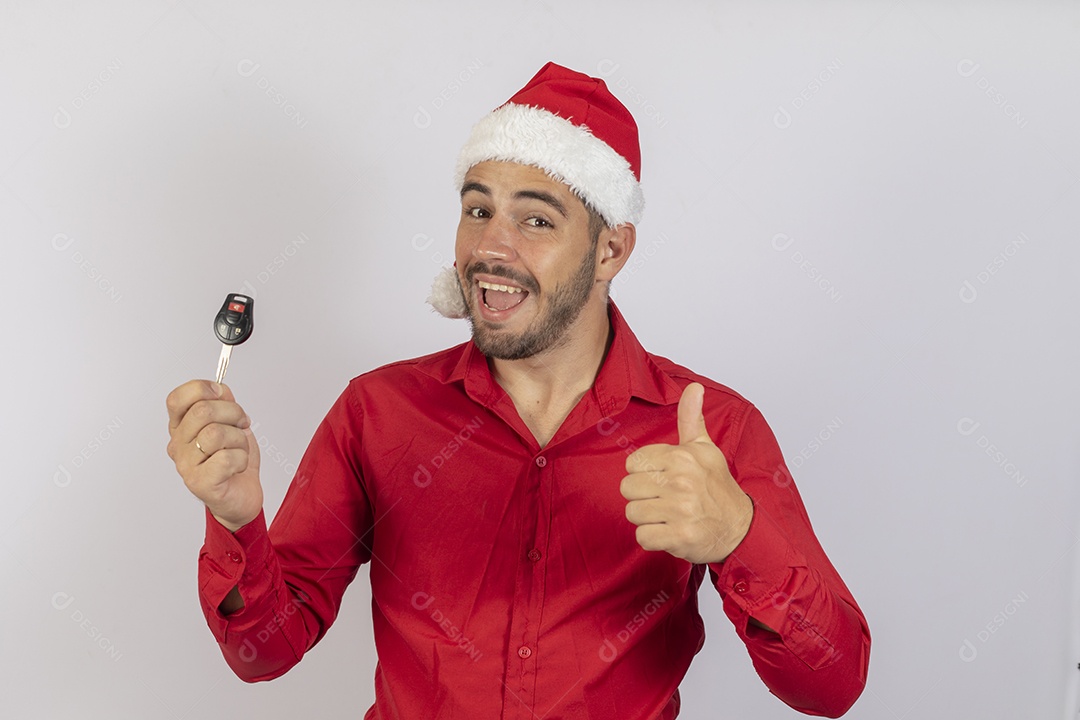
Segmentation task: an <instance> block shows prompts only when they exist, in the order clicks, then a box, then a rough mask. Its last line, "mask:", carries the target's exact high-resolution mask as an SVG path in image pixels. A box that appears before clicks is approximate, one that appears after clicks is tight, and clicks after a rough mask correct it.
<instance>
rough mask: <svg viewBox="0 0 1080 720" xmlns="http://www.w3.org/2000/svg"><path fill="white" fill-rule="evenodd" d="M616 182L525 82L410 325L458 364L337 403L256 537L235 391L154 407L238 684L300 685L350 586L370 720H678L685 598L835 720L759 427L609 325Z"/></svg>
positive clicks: (477, 166)
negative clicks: (450, 323)
mask: <svg viewBox="0 0 1080 720" xmlns="http://www.w3.org/2000/svg"><path fill="white" fill-rule="evenodd" d="M639 179H640V157H639V150H638V141H637V128H636V126H635V125H634V121H633V118H632V117H631V115H630V113H629V111H627V109H626V108H625V107H624V106H623V105H621V104H620V103H619V102H618V100H616V99H615V98H614V97H613V96H612V95H611V94H610V93H609V92H608V90H607V88H606V86H605V85H604V83H603V81H601V80H596V79H593V78H589V77H587V76H585V75H581V74H579V73H576V72H573V71H570V70H567V69H566V68H562V67H559V66H557V65H554V64H548V65H547V66H545V67H544V68H543V69H542V70H541V71H540V72H539V73H538V74H537V75H536V76H535V77H534V78H533V79H532V80H531V81H530V82H529V84H528V85H526V86H525V87H524V88H523V89H522V90H521V91H519V92H518V93H517V94H516V95H515V96H514V97H513V98H512V99H511V101H510V102H509V103H507V104H506V105H504V106H502V107H500V108H499V109H497V110H496V111H494V112H493V113H491V114H490V115H489V116H488V117H487V118H485V119H484V120H482V121H481V122H480V123H479V124H478V125H477V126H476V127H475V128H474V130H473V133H472V135H471V137H470V139H469V141H468V143H467V144H466V146H465V148H464V150H463V151H462V153H461V156H460V160H459V163H458V168H457V186H458V188H459V189H460V191H461V203H462V215H461V219H460V222H459V226H458V233H457V242H456V250H455V253H456V263H455V267H456V271H452V274H451V275H450V276H449V279H450V282H449V284H446V283H443V285H442V291H438V290H437V291H436V292H435V293H434V297H433V300H434V303H435V304H437V305H439V306H440V307H443V306H445V305H446V303H445V300H447V299H450V300H452V301H456V302H452V303H450V304H451V305H457V306H458V307H457V309H456V311H454V310H446V308H445V307H443V309H444V311H446V312H448V314H457V315H466V316H467V317H468V318H469V320H470V323H471V324H472V330H473V338H472V341H471V342H467V343H464V344H462V345H460V346H458V347H455V348H451V349H449V350H445V351H442V352H439V353H436V354H433V355H429V356H427V357H423V358H418V359H413V360H407V361H403V362H399V363H395V364H392V365H388V366H386V367H383V368H379V369H377V370H374V371H372V372H369V373H366V374H364V375H361V376H359V377H357V378H355V379H353V380H352V381H351V382H350V383H349V386H348V388H347V389H346V390H345V392H344V393H343V394H342V395H341V397H340V398H339V399H338V401H337V402H336V403H335V404H334V406H333V407H332V408H331V409H330V411H329V413H328V414H327V416H326V418H325V420H324V421H323V422H322V424H321V425H320V426H319V428H318V429H317V430H316V432H315V435H314V438H313V439H312V441H311V445H310V446H309V448H308V450H307V452H306V453H305V455H304V458H303V460H302V462H301V464H300V466H299V468H298V471H297V474H296V477H295V478H294V480H293V483H292V486H291V487H290V489H289V492H288V494H287V496H286V498H285V500H284V502H283V504H282V506H281V508H280V510H279V511H278V514H277V516H276V518H275V520H274V523H273V526H272V527H271V528H270V530H269V532H268V531H267V529H266V525H265V520H264V516H263V511H262V491H261V488H260V485H259V455H258V445H257V443H256V442H255V439H254V437H253V435H252V433H251V430H250V420H249V419H248V417H247V416H246V414H245V413H244V411H243V410H242V409H241V407H240V406H239V405H238V404H237V403H236V402H235V399H234V398H233V395H232V393H231V391H230V390H229V389H228V388H227V387H225V386H217V385H215V384H212V383H209V382H206V381H201V380H196V381H191V382H189V383H187V384H185V385H182V386H181V387H179V388H177V389H176V390H174V391H173V392H172V393H171V394H170V396H169V398H168V401H167V404H168V409H169V417H170V434H171V439H170V442H169V448H168V450H169V455H170V457H172V458H173V459H174V461H175V462H176V466H177V470H178V471H179V472H180V474H181V476H182V477H183V478H184V481H185V483H186V484H187V486H188V487H189V488H190V489H191V491H192V492H193V493H194V494H195V495H196V496H197V497H198V498H199V499H200V500H202V501H203V502H204V503H205V504H206V508H207V516H206V520H207V530H206V542H205V545H204V547H203V550H202V553H201V555H200V558H199V591H200V597H201V600H202V604H203V610H204V612H205V614H206V618H207V622H208V623H209V625H210V628H211V630H212V632H213V634H214V636H215V638H216V639H217V640H218V642H219V644H220V645H221V649H222V652H223V654H224V656H225V659H226V661H227V662H228V664H229V665H230V667H231V668H232V669H233V670H234V671H235V672H236V673H237V675H239V676H240V677H241V678H243V679H244V680H247V681H256V680H267V679H271V678H274V677H277V676H279V675H281V674H282V673H284V672H286V671H287V670H288V669H289V668H290V667H292V666H293V665H294V664H295V663H297V662H299V660H300V659H301V658H302V656H303V654H304V653H305V652H306V651H307V650H309V649H310V648H311V647H312V646H313V645H314V644H315V643H316V642H318V641H319V639H320V638H322V636H323V634H324V633H325V632H326V630H327V629H328V628H329V626H330V624H331V623H332V622H333V621H334V618H335V616H336V614H337V611H338V608H339V606H340V602H341V598H342V594H343V593H344V591H345V588H346V586H347V585H348V584H349V582H350V581H351V580H352V579H353V577H354V576H355V575H356V572H357V570H358V568H359V567H360V565H361V564H363V563H365V562H369V561H371V562H372V565H371V573H370V575H371V587H372V613H373V618H374V632H375V643H376V647H377V650H378V653H379V664H378V668H377V670H376V675H375V690H376V699H375V704H374V706H373V707H372V708H371V709H370V710H369V711H368V713H367V715H366V717H367V718H469V719H475V718H530V717H545V718H600V719H603V720H614V719H619V720H622V719H626V718H641V719H642V720H644V719H652V718H674V717H675V716H676V715H677V714H678V709H679V693H678V685H679V682H680V680H681V679H682V677H683V676H684V674H685V672H686V670H687V668H688V667H689V664H690V661H691V659H692V658H693V656H694V654H695V653H696V652H697V651H698V650H699V649H700V648H701V645H702V643H703V641H704V629H703V627H702V622H701V618H700V616H699V614H698V611H697V591H698V587H699V585H700V584H701V582H702V580H703V579H704V577H705V574H706V570H708V571H709V576H710V581H711V583H712V584H713V585H714V587H715V588H716V590H717V591H718V592H719V593H720V595H721V597H722V598H723V603H724V610H725V612H726V614H727V615H728V617H729V618H730V619H731V622H732V623H733V625H734V627H735V631H736V633H737V635H738V636H739V638H740V639H741V640H742V641H743V642H744V643H745V645H746V647H747V650H748V651H749V653H750V656H751V659H752V661H753V663H754V666H755V668H756V669H757V671H758V673H759V675H760V676H761V678H762V679H763V680H764V682H765V683H766V684H767V685H768V687H769V688H770V689H771V690H772V691H773V692H774V693H775V694H776V695H778V696H779V697H780V698H781V699H782V700H783V701H784V702H786V703H788V704H789V705H791V706H792V707H794V708H796V709H798V710H801V711H803V712H806V713H808V714H814V715H827V716H830V717H837V716H839V715H841V714H843V713H844V712H845V711H846V710H847V709H848V708H849V707H850V706H851V704H852V703H853V702H854V701H855V699H856V698H857V697H858V696H859V694H860V692H861V690H862V688H863V685H864V683H865V679H866V670H867V665H868V661H869V647H870V637H869V631H868V629H867V626H866V622H865V620H864V618H863V616H862V613H861V611H860V610H859V608H858V606H857V605H856V603H855V600H854V599H853V598H852V596H851V593H850V592H849V591H848V589H847V588H846V587H845V585H844V583H843V581H842V580H841V579H840V577H839V575H838V574H837V572H836V570H835V569H834V568H833V567H832V565H831V564H830V562H829V560H828V558H827V557H826V555H825V553H824V551H823V550H822V548H821V546H820V545H819V543H818V541H817V539H816V538H815V536H814V533H813V530H812V529H811V526H810V522H809V519H808V517H807V515H806V512H805V509H804V508H803V504H802V502H801V500H800V498H799V495H798V493H797V491H796V489H795V486H794V485H793V484H792V482H791V478H790V475H788V473H787V468H786V467H785V465H784V462H783V458H782V456H781V453H780V450H779V448H778V446H777V444H776V440H775V439H774V437H773V435H772V433H771V431H770V430H769V428H768V426H767V424H766V423H765V420H764V418H763V417H762V416H761V414H760V412H758V410H757V409H756V408H755V407H754V406H753V405H751V404H750V403H748V402H747V401H746V400H744V399H743V398H742V397H740V396H739V395H737V394H736V393H735V392H733V391H732V390H730V389H728V388H726V387H724V386H723V385H720V384H718V383H715V382H713V381H711V380H709V379H707V378H704V377H701V376H698V375H695V374H694V373H692V372H690V371H689V370H686V369H685V368H682V367H679V366H678V365H675V364H673V363H671V362H670V361H668V360H665V359H664V358H661V357H658V356H654V355H650V354H648V353H646V352H645V351H644V350H643V349H642V347H641V346H640V344H639V343H638V342H637V340H636V338H635V337H634V335H633V333H632V332H631V331H630V328H629V327H628V326H627V324H626V321H625V320H624V319H623V317H622V315H621V314H620V313H619V311H618V310H617V308H616V307H615V306H614V305H613V304H611V303H610V302H609V301H608V286H609V283H610V282H611V281H612V279H613V278H614V277H615V276H616V275H617V274H618V272H619V270H620V269H621V268H622V267H623V266H624V265H625V263H626V261H627V259H628V258H629V256H630V254H631V252H632V251H633V249H634V243H635V239H636V237H635V233H636V230H635V225H636V223H637V222H638V221H639V220H640V216H641V211H642V208H643V200H642V195H641V190H640V185H639ZM447 288H449V293H447Z"/></svg>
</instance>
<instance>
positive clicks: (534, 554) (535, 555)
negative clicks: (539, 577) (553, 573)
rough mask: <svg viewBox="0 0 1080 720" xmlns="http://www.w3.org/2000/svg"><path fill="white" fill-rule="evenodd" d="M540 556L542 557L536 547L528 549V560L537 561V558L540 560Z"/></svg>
mask: <svg viewBox="0 0 1080 720" xmlns="http://www.w3.org/2000/svg"><path fill="white" fill-rule="evenodd" d="M541 557H543V556H542V555H541V554H540V551H539V550H537V549H536V548H533V549H532V550H530V551H529V555H528V558H529V559H530V560H532V561H533V562H537V561H538V560H540V558H541Z"/></svg>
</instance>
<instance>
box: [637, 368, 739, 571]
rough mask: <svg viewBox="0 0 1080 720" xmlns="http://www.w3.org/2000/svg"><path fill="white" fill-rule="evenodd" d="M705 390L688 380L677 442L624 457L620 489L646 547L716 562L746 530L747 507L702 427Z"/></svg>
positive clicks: (642, 544) (736, 484)
mask: <svg viewBox="0 0 1080 720" xmlns="http://www.w3.org/2000/svg"><path fill="white" fill-rule="evenodd" d="M704 400H705V388H704V387H702V386H701V384H700V383H691V384H689V385H687V386H686V389H685V390H683V394H682V397H681V398H680V399H679V410H678V424H679V444H678V445H665V444H656V445H646V446H645V447H643V448H640V449H638V450H637V451H635V452H634V453H633V454H631V455H630V456H629V457H628V458H627V459H626V472H627V473H629V474H628V475H627V476H626V477H624V478H623V479H622V483H621V484H620V486H619V491H620V492H621V493H622V496H623V497H624V498H626V499H627V500H628V501H629V502H627V504H626V518H627V520H629V521H630V522H632V523H634V524H635V525H637V541H638V544H639V545H641V547H642V548H644V549H645V550H665V551H667V552H669V553H671V554H672V555H674V556H675V557H678V558H682V559H683V560H687V561H689V562H692V563H716V562H723V561H724V560H725V559H726V558H727V556H728V555H730V554H731V551H732V550H734V549H735V548H736V547H737V546H738V544H739V543H740V542H742V539H743V538H744V537H745V536H746V533H747V531H748V530H749V529H750V519H751V518H752V517H753V515H754V505H753V503H752V502H751V500H750V496H748V495H747V494H746V493H744V492H743V491H742V489H741V488H740V487H739V484H738V483H736V482H735V478H733V477H732V476H731V471H730V470H728V464H727V459H726V458H725V457H724V453H723V452H721V451H720V448H718V447H716V444H715V443H714V442H713V441H712V438H710V437H709V433H708V432H707V431H706V430H705V416H704V414H703V412H702V404H703V402H704Z"/></svg>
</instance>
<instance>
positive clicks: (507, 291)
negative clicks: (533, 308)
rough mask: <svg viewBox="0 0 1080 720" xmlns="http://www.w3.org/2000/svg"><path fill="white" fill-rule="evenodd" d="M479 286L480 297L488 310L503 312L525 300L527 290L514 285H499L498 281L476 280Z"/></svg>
mask: <svg viewBox="0 0 1080 720" xmlns="http://www.w3.org/2000/svg"><path fill="white" fill-rule="evenodd" d="M476 284H477V285H478V286H479V287H480V299H481V300H482V301H483V303H484V306H485V307H486V308H487V309H488V310H494V311H496V312H503V311H506V310H511V309H513V308H515V307H517V306H518V305H520V304H521V303H523V302H524V301H525V298H526V297H528V295H529V291H528V290H525V289H524V288H519V287H517V286H515V285H500V284H498V283H490V282H484V281H483V280H477V282H476Z"/></svg>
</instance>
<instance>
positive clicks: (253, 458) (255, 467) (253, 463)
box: [244, 427, 262, 475]
mask: <svg viewBox="0 0 1080 720" xmlns="http://www.w3.org/2000/svg"><path fill="white" fill-rule="evenodd" d="M244 435H246V436H247V444H248V465H247V471H249V472H250V471H254V472H255V474H256V475H258V474H259V468H260V466H261V465H262V452H260V450H259V440H258V438H256V437H255V433H254V432H252V431H251V428H249V427H247V428H244Z"/></svg>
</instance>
